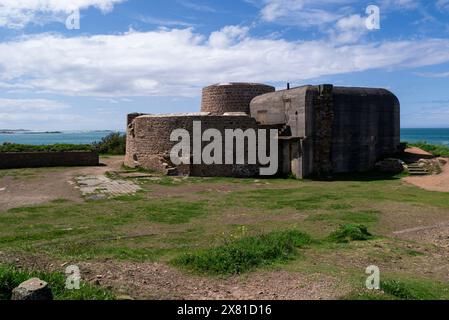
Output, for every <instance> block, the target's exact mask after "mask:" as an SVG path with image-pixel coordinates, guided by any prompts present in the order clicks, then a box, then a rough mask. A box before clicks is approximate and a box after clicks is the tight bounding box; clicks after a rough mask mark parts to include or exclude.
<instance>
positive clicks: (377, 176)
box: [309, 171, 406, 182]
mask: <svg viewBox="0 0 449 320" xmlns="http://www.w3.org/2000/svg"><path fill="white" fill-rule="evenodd" d="M405 176H406V174H405V173H401V174H387V173H381V172H377V171H369V172H358V173H338V174H333V175H331V176H328V177H317V176H316V177H310V178H309V180H312V181H329V182H333V181H392V180H400V179H401V178H403V177H405Z"/></svg>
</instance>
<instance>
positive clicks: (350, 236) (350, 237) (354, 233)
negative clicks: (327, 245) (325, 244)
mask: <svg viewBox="0 0 449 320" xmlns="http://www.w3.org/2000/svg"><path fill="white" fill-rule="evenodd" d="M372 237H373V236H372V235H371V234H370V233H369V232H368V228H367V227H365V226H364V225H361V224H344V225H341V226H340V228H339V229H338V230H337V231H335V232H333V233H332V234H330V235H329V237H328V239H329V240H330V241H332V242H337V243H348V242H351V241H365V240H370V239H372Z"/></svg>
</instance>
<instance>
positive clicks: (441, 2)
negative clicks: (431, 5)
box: [436, 0, 449, 11]
mask: <svg viewBox="0 0 449 320" xmlns="http://www.w3.org/2000/svg"><path fill="white" fill-rule="evenodd" d="M436 5H437V8H438V9H440V10H441V11H449V0H438V1H437V3H436Z"/></svg>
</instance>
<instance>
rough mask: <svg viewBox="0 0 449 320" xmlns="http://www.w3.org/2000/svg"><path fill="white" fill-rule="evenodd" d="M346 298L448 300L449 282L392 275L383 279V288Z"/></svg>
mask: <svg viewBox="0 0 449 320" xmlns="http://www.w3.org/2000/svg"><path fill="white" fill-rule="evenodd" d="M343 299H345V300H448V299H449V284H448V283H442V282H439V281H434V280H429V279H423V278H420V277H415V278H411V277H404V276H401V277H392V276H389V277H387V279H385V280H382V281H381V290H366V289H365V290H358V291H356V292H352V293H351V294H349V295H347V296H345V297H344V298H343Z"/></svg>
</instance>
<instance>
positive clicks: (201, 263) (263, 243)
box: [174, 231, 312, 275]
mask: <svg viewBox="0 0 449 320" xmlns="http://www.w3.org/2000/svg"><path fill="white" fill-rule="evenodd" d="M311 241H312V240H311V238H310V237H309V236H308V235H306V234H304V233H300V232H298V231H279V232H272V233H269V234H265V235H259V236H253V237H246V238H242V239H240V240H236V241H233V242H230V243H228V244H225V245H222V246H218V247H215V248H212V249H206V250H202V251H199V252H196V253H191V254H185V255H182V256H181V257H179V258H177V259H175V260H174V264H175V265H178V266H184V267H186V268H188V269H191V270H194V271H197V272H201V273H207V274H214V275H232V274H240V273H243V272H247V271H250V270H252V269H254V268H256V267H260V266H265V265H270V264H273V263H275V262H285V261H288V260H290V259H292V258H294V257H295V256H296V255H297V248H298V247H301V246H304V245H307V244H310V243H311Z"/></svg>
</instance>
